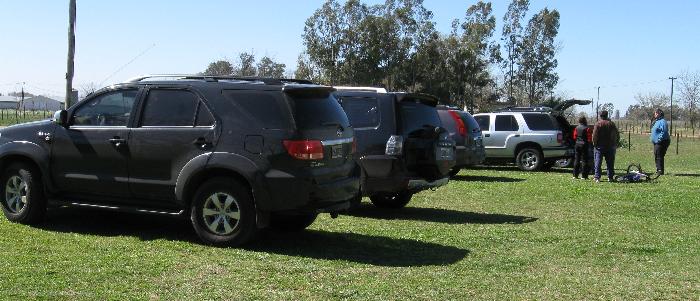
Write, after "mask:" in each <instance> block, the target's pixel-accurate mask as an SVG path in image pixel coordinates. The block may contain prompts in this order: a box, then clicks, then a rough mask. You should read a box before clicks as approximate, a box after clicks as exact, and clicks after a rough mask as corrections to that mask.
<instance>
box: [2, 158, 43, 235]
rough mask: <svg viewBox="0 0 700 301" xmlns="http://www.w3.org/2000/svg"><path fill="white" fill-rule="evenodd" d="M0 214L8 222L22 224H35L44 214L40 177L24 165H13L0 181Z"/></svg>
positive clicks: (31, 168) (36, 172) (32, 169)
mask: <svg viewBox="0 0 700 301" xmlns="http://www.w3.org/2000/svg"><path fill="white" fill-rule="evenodd" d="M0 198H2V212H3V213H4V214H5V217H7V219H8V220H10V221H12V222H16V223H22V224H30V225H31V224H36V223H39V222H41V221H42V220H43V218H44V215H45V214H46V198H45V197H44V191H43V186H42V183H41V175H40V174H39V171H37V170H35V169H34V168H33V167H31V166H29V165H27V164H24V163H13V164H11V165H10V166H9V167H8V168H7V169H5V171H4V173H3V175H2V178H1V179H0Z"/></svg>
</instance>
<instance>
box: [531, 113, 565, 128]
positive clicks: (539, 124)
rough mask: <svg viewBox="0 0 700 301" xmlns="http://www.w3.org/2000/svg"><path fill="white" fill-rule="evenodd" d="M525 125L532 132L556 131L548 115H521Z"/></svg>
mask: <svg viewBox="0 0 700 301" xmlns="http://www.w3.org/2000/svg"><path fill="white" fill-rule="evenodd" d="M523 118H524V119H525V123H526V124H527V127H528V128H530V130H533V131H555V130H557V127H556V125H555V124H554V122H553V120H552V117H551V116H549V115H548V114H523Z"/></svg>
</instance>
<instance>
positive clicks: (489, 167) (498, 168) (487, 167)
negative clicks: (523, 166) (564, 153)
mask: <svg viewBox="0 0 700 301" xmlns="http://www.w3.org/2000/svg"><path fill="white" fill-rule="evenodd" d="M470 169H473V170H496V171H516V172H524V171H522V170H520V168H518V167H517V166H515V165H477V166H471V167H469V168H467V169H465V170H466V172H469V170H470ZM532 172H551V173H571V172H572V171H571V169H570V168H549V169H544V170H541V171H532Z"/></svg>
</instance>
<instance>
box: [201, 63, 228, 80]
mask: <svg viewBox="0 0 700 301" xmlns="http://www.w3.org/2000/svg"><path fill="white" fill-rule="evenodd" d="M231 74H233V66H232V65H231V63H230V62H229V61H226V60H218V61H215V62H211V63H210V64H209V66H208V67H207V70H204V75H214V76H222V75H231Z"/></svg>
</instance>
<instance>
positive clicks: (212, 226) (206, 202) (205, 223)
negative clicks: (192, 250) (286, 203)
mask: <svg viewBox="0 0 700 301" xmlns="http://www.w3.org/2000/svg"><path fill="white" fill-rule="evenodd" d="M255 219H256V214H255V204H254V203H253V197H252V196H251V192H250V189H248V188H247V187H246V186H244V185H242V184H241V183H239V182H238V181H236V180H234V179H231V178H214V179H211V180H208V181H206V182H205V183H204V184H202V185H201V186H200V187H199V189H197V192H196V193H195V195H194V198H193V199H192V203H191V206H190V220H191V221H192V226H193V227H194V231H195V232H196V233H197V236H199V238H200V239H202V241H204V242H205V243H207V244H210V245H215V246H240V245H242V244H245V243H246V242H248V241H249V240H250V239H252V238H253V237H254V236H255V234H256V232H257V225H256V221H255Z"/></svg>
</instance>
